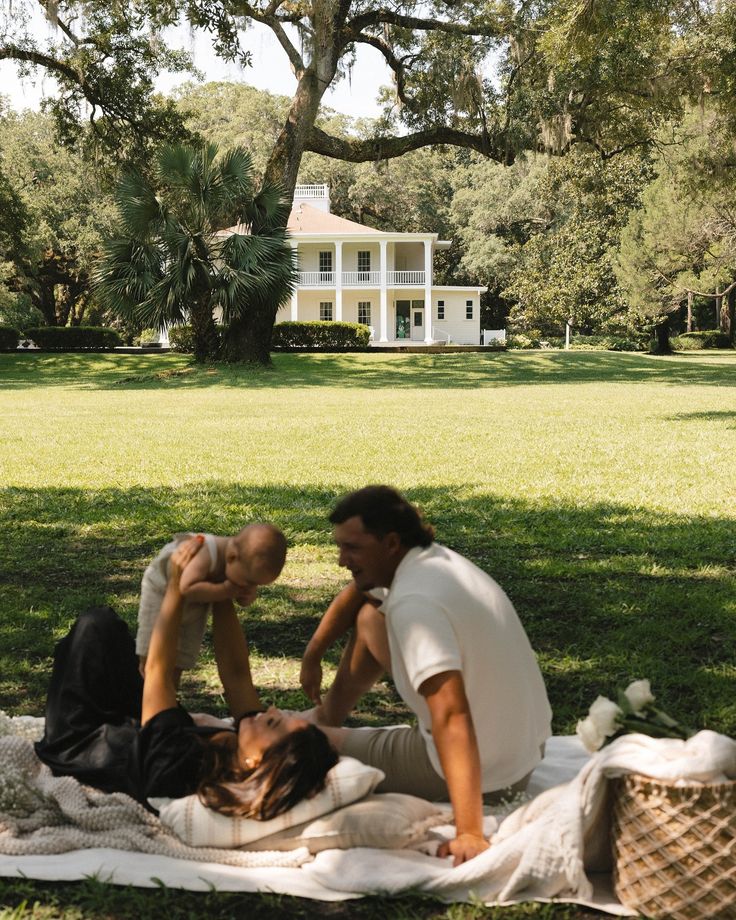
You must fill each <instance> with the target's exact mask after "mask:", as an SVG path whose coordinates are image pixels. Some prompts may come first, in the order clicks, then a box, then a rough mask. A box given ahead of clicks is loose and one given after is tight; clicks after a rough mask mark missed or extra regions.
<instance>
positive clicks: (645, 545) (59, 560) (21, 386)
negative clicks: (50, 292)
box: [0, 352, 736, 920]
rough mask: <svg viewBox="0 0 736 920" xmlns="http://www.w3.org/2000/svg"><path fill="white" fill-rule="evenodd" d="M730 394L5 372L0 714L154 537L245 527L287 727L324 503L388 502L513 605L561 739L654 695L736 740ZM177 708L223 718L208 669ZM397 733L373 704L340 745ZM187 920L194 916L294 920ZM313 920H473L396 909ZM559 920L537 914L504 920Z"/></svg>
mask: <svg viewBox="0 0 736 920" xmlns="http://www.w3.org/2000/svg"><path fill="white" fill-rule="evenodd" d="M735 372H736V355H735V354H734V353H733V352H731V353H727V352H723V353H712V354H708V353H706V354H703V353H689V354H683V355H677V356H675V357H671V358H654V357H650V356H647V355H632V354H613V353H610V354H609V353H581V352H571V353H563V352H551V353H541V354H540V353H506V354H495V355H486V354H468V355H457V354H452V355H394V354H365V355H278V356H276V359H275V366H274V368H273V369H271V370H260V369H245V368H228V367H219V366H218V367H214V368H206V369H194V368H192V367H191V366H189V365H188V363H187V360H186V359H185V358H183V357H181V356H176V355H155V356H133V355H125V356H123V355H78V356H73V355H58V356H56V355H34V354H21V355H17V356H16V355H12V356H0V476H1V478H2V481H3V483H4V484H5V488H4V489H3V491H2V492H1V493H0V523H1V524H2V527H3V533H4V536H5V539H4V541H3V544H4V550H3V554H2V557H1V558H0V584H2V585H3V586H4V587H3V591H2V595H1V596H0V705H1V706H2V708H4V709H6V710H8V711H12V712H15V713H39V712H40V711H41V710H42V706H43V699H44V691H45V685H46V681H47V679H48V673H49V666H50V660H49V656H50V654H51V651H52V648H53V644H54V642H55V641H56V639H57V638H59V637H60V636H61V635H62V634H63V633H64V632H65V630H66V629H67V628H68V626H69V624H70V623H71V621H72V620H73V618H74V617H75V615H76V613H77V612H78V611H79V610H80V609H81V608H82V607H84V606H85V605H88V604H90V603H100V602H103V603H110V604H112V605H113V606H114V607H115V608H116V609H118V610H119V611H120V612H121V613H122V614H123V615H124V616H125V617H126V619H127V620H128V621H129V622H130V623H131V624H133V623H134V622H135V611H136V604H137V591H138V585H139V580H140V575H141V573H142V569H143V567H144V565H145V563H146V561H147V559H148V558H150V557H151V556H152V555H153V554H154V552H155V551H156V550H157V549H158V548H159V547H160V546H161V545H162V544H163V543H164V542H165V541H166V540H167V539H168V538H169V535H170V534H171V533H172V532H175V531H177V530H182V529H190V528H196V529H206V530H211V531H214V532H215V533H230V532H233V531H234V530H236V529H237V528H238V527H240V526H241V525H242V523H244V522H245V521H248V520H252V519H255V518H267V519H270V520H273V521H275V522H276V523H277V524H279V525H280V526H281V527H283V529H284V530H285V531H286V533H287V535H288V537H289V541H290V544H291V550H290V555H289V561H288V563H287V568H286V570H285V572H284V575H283V577H282V579H281V580H280V581H279V582H278V583H277V584H276V585H275V586H273V587H272V588H269V589H266V590H264V591H263V593H262V596H261V597H260V599H259V600H258V602H257V603H256V605H254V607H253V608H251V610H250V611H249V612H248V614H247V626H248V630H249V638H250V641H251V645H252V650H253V656H254V671H255V677H256V681H257V682H258V684H259V686H260V687H262V688H263V695H264V697H265V698H266V699H268V700H273V701H274V702H276V703H278V704H281V705H285V706H288V707H298V706H303V705H305V704H306V701H305V700H304V698H303V697H302V696H301V694H300V693H299V692H298V691H297V690H296V689H295V688H296V687H297V686H298V667H299V656H300V654H301V651H302V649H303V647H304V644H305V642H306V640H307V638H308V636H309V635H310V633H311V630H312V629H313V627H314V625H315V623H316V620H317V617H318V616H319V614H320V612H321V611H322V610H323V609H324V607H325V604H326V603H327V602H328V600H329V599H330V597H331V595H332V594H333V592H334V591H335V590H336V588H338V587H339V586H340V585H341V584H343V583H344V575H343V574H342V573H341V572H340V570H339V569H338V568H337V566H336V565H335V553H334V550H333V548H332V544H331V539H330V532H329V528H328V526H327V524H326V514H327V511H328V509H329V507H330V506H331V504H332V502H333V501H334V499H335V498H336V497H337V496H338V495H340V494H342V493H343V492H344V491H347V490H349V489H351V488H354V487H356V486H359V485H362V484H365V483H368V482H380V481H387V482H390V483H392V484H394V485H396V486H397V487H399V488H400V489H402V490H403V491H405V492H406V493H407V494H408V495H409V496H410V498H411V499H412V500H414V501H416V502H418V503H419V504H420V505H421V506H422V507H423V508H424V510H425V512H426V514H427V516H428V517H429V519H430V520H432V521H433V523H435V525H436V526H437V529H438V534H439V537H440V539H441V541H442V542H444V543H447V544H448V545H450V546H452V547H453V548H455V549H458V550H460V551H461V552H463V553H465V554H466V555H468V556H469V557H470V558H471V559H473V560H474V561H476V562H477V563H478V564H479V565H481V566H482V567H483V568H485V569H486V570H487V571H489V572H490V573H491V574H493V575H494V577H495V578H496V579H497V580H498V581H499V582H500V583H501V584H502V585H503V586H504V588H506V590H507V591H508V593H509V594H510V595H511V597H512V599H513V600H514V602H515V604H516V606H517V609H518V610H519V613H520V615H521V617H522V619H523V621H524V624H525V626H526V629H527V631H528V633H529V636H530V638H531V641H532V643H533V645H534V646H535V648H536V649H537V651H538V653H539V656H540V661H541V664H542V668H543V671H544V675H545V679H546V682H547V686H548V689H549V693H550V698H551V701H552V705H553V708H554V711H555V723H554V728H555V730H556V731H558V732H568V731H570V730H572V728H573V726H574V722H575V720H576V719H577V718H578V717H579V716H580V715H581V714H582V713H584V712H585V711H586V710H587V707H588V705H589V704H590V702H591V701H592V699H593V698H594V697H595V696H596V695H597V694H598V693H605V694H612V693H613V692H614V691H615V689H616V687H617V686H620V685H621V684H624V683H626V682H627V681H629V680H630V679H634V678H638V677H649V678H650V679H651V681H652V684H653V687H654V690H655V693H656V694H657V696H658V698H659V700H660V702H661V703H662V704H663V705H664V706H665V708H667V709H669V710H670V711H672V712H673V713H674V714H676V715H678V716H680V717H681V718H682V719H683V720H684V721H687V722H690V723H691V724H693V725H696V726H699V727H710V728H714V729H716V730H719V731H724V732H726V733H729V734H736V699H734V694H733V686H734V678H735V677H736V668H735V667H734V662H736V654H735V653H736V633H735V632H734V628H733V620H734V615H735V614H736V592H735V591H734V587H735V583H734V572H735V560H736V528H735V527H734V519H735V518H736V506H734V503H733V498H732V496H733V486H732V479H733V473H732V468H733V457H734V455H735V453H736V373H735ZM336 661H337V650H335V652H334V653H333V654H332V655H331V656H330V659H329V662H328V664H329V665H330V666H334V665H335V663H336ZM328 673H329V669H328ZM184 693H185V696H186V700H185V701H186V702H188V703H190V704H191V705H192V706H196V707H201V706H203V705H207V706H208V708H210V709H215V710H218V709H219V708H221V706H222V701H221V699H220V698H219V696H218V694H217V682H216V676H215V669H214V664H213V662H212V660H211V656H208V655H205V657H204V659H203V662H202V665H201V667H200V668H198V670H197V671H196V672H195V673H194V674H192V675H190V676H189V677H188V679H187V682H186V684H185V687H184ZM405 716H406V713H405V710H404V708H403V706H402V704H401V702H400V700H398V699H397V698H396V696H395V694H394V692H393V690H392V688H391V687H390V685H388V684H383V685H381V686H380V687H378V688H377V689H376V691H375V692H374V693H373V694H371V695H370V696H369V697H368V698H367V699H366V700H365V701H364V704H363V706H362V707H361V710H360V711H359V713H357V717H356V720H355V721H356V723H357V724H370V723H372V722H379V721H395V720H399V719H402V718H404V717H405ZM0 886H1V888H0V904H4V905H6V914H1V913H0V917H1V916H6V915H7V916H13V917H15V916H18V917H26V916H34V917H35V916H39V917H41V916H44V917H45V916H63V917H65V918H66V920H71V918H72V917H76V916H85V917H93V916H98V915H101V914H99V913H98V908H97V907H95V906H94V905H93V902H94V903H97V902H100V903H103V902H104V903H108V904H110V905H114V906H112V907H110V910H109V911H107V912H106V913H105V916H115V917H123V916H128V915H131V916H132V915H133V914H135V915H137V916H140V915H141V914H142V913H148V912H152V911H154V910H158V909H159V908H160V905H161V904H163V900H162V899H168V900H166V907H165V909H166V910H167V911H168V912H169V913H171V914H172V916H178V915H179V914H178V913H177V911H179V910H180V911H181V915H182V916H185V915H186V916H188V915H189V914H190V913H191V914H194V913H199V912H200V910H201V909H204V898H205V896H203V895H194V894H181V895H175V894H174V893H170V892H166V893H161V892H158V893H150V892H143V891H127V890H123V891H118V890H114V891H113V892H109V890H108V889H106V888H104V886H98V888H99V890H100V891H103V892H105V895H104V897H102V895H100V894H99V891H98V889H95V888H94V885H92V889H91V890H94V891H98V894H97V895H95V897H92V896H91V895H89V898H90V899H91V900H90V904H89V905H87V906H85V905H86V902H85V900H84V899H85V897H87V895H85V894H84V891H85V890H86V889H85V887H84V886H80V885H75V886H63V885H56V886H50V887H49V886H42V885H40V884H38V883H30V882H23V883H20V882H18V883H16V882H13V883H10V882H7V881H5V882H0ZM79 892H81V894H79ZM206 897H207V898H210V897H211V900H209V901H208V902H207V906H206V910H207V912H208V913H211V914H213V915H214V916H220V915H222V916H237V915H239V914H240V913H243V912H246V911H250V912H251V913H253V914H254V916H258V915H259V914H258V911H261V910H266V911H267V912H268V915H269V916H289V917H299V916H306V915H308V914H309V913H310V912H311V911H312V910H313V906H311V905H309V903H308V902H307V904H306V905H305V904H304V903H303V902H297V901H295V900H293V899H278V907H277V906H276V905H275V904H274V903H271V902H267V901H266V900H265V899H263V898H256V897H253V896H245V895H243V896H234V895H233V896H225V895H218V896H214V895H213V896H209V895H208V896H206ZM177 898H181V902H177V903H180V906H179V907H174V906H173V905H174V902H175V901H176V899H177ZM147 899H148V900H147ZM24 901H25V902H26V905H27V906H26V907H25V908H21V907H20V905H21V904H22V903H23V902H24ZM35 901H38V902H39V903H40V904H41V905H42V907H39V908H38V910H37V912H36V913H33V912H32V911H33V910H36V908H33V903H35ZM144 902H145V903H146V904H148V905H149V906H148V907H147V908H145V909H144V908H143V907H141V906H140V905H141V904H143V903H144ZM136 905H138V906H136ZM154 905H158V906H154ZM197 905H199V907H198V906H197ZM43 910H51V911H52V913H43ZM319 910H320V912H322V913H327V914H328V915H329V912H330V911H333V912H336V913H335V914H334V915H335V916H337V915H340V911H343V914H341V916H351V917H352V916H355V917H366V918H369V917H370V918H378V917H383V916H387V915H390V916H392V917H394V916H395V917H403V916H406V917H413V916H416V917H430V916H431V917H447V918H451V917H452V918H453V920H454V918H455V917H463V918H466V920H467V918H474V917H475V916H480V914H479V913H477V910H478V909H477V908H470V907H465V908H462V907H459V906H456V907H454V908H450V909H448V908H446V907H444V906H438V905H437V904H436V903H433V902H431V903H430V902H426V901H423V900H417V899H406V900H402V901H401V902H400V903H399V902H392V903H391V905H390V906H388V905H387V904H386V902H381V901H376V900H368V901H365V902H363V901H361V902H349V906H348V907H345V906H344V905H342V906H341V905H332V906H326V905H320V906H319ZM571 910H572V909H571ZM19 911H20V912H19ZM39 911H40V912H39ZM54 911H56V912H54ZM75 911H76V913H75ZM269 911H270V912H269ZM402 911H403V912H402ZM451 911H454V913H452V912H451ZM473 911H476V913H473ZM412 912H413V913H412ZM578 914H580V911H576V910H573V912H572V913H571V912H570V910H568V909H567V908H562V907H546V906H540V905H537V906H535V907H530V908H528V910H527V908H523V909H522V908H519V909H514V910H506V911H504V913H503V916H504V917H509V918H511V917H514V918H521V917H525V916H534V917H536V918H539V917H554V918H555V920H561V918H568V917H572V916H577V915H578ZM264 915H265V914H264ZM483 916H494V913H492V912H491V913H484V914H483ZM499 916H500V914H499Z"/></svg>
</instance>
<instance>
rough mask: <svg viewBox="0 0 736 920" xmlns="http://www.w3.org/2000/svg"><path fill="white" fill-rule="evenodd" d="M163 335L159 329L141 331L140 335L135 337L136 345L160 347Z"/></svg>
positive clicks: (134, 342)
mask: <svg viewBox="0 0 736 920" xmlns="http://www.w3.org/2000/svg"><path fill="white" fill-rule="evenodd" d="M160 338H161V335H160V333H159V331H158V329H141V331H140V332H139V333H138V335H136V336H134V337H133V344H134V345H151V344H153V345H158V343H159V341H160Z"/></svg>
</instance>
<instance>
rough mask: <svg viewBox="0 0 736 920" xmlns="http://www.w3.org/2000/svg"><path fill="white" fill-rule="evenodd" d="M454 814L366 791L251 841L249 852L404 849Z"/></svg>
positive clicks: (422, 802)
mask: <svg viewBox="0 0 736 920" xmlns="http://www.w3.org/2000/svg"><path fill="white" fill-rule="evenodd" d="M450 818H451V815H450V814H449V813H448V812H447V811H440V809H439V807H438V806H437V805H435V804H433V803H432V802H428V801H427V800H426V799H418V798H417V797H416V796H414V795H404V794H402V793H399V792H383V793H377V794H376V793H374V794H372V795H367V796H365V798H363V799H361V800H360V801H359V802H353V804H352V805H346V806H345V808H339V809H338V810H337V811H333V812H331V813H330V814H328V815H322V817H321V818H316V819H315V820H314V821H307V822H306V823H305V824H297V825H296V826H295V827H290V828H288V829H287V830H283V831H279V833H278V834H272V835H271V836H270V837H261V839H260V840H254V841H252V843H249V844H248V845H247V846H246V847H245V849H247V850H295V849H297V848H298V847H307V849H308V850H309V852H310V853H320V852H322V850H347V849H349V848H350V847H377V848H379V849H384V850H400V849H403V848H404V847H410V846H413V845H414V844H415V843H417V842H419V841H422V840H426V839H427V836H428V832H429V830H430V828H432V827H437V826H438V825H441V824H447V823H448V822H449V821H450Z"/></svg>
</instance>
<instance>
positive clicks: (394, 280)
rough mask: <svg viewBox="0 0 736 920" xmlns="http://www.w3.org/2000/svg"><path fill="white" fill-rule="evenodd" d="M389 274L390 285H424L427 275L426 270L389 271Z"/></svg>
mask: <svg viewBox="0 0 736 920" xmlns="http://www.w3.org/2000/svg"><path fill="white" fill-rule="evenodd" d="M387 274H388V284H389V286H390V287H402V286H404V285H406V286H409V287H416V286H417V285H423V284H424V279H425V276H426V273H425V272H388V273H387Z"/></svg>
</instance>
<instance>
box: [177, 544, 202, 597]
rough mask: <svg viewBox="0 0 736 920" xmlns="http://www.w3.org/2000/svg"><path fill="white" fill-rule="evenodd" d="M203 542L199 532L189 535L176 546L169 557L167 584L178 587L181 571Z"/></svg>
mask: <svg viewBox="0 0 736 920" xmlns="http://www.w3.org/2000/svg"><path fill="white" fill-rule="evenodd" d="M203 543H204V537H203V536H202V534H201V533H200V534H197V535H196V536H195V537H189V539H188V540H184V542H183V543H180V544H179V545H178V546H177V547H176V549H175V550H174V552H173V553H172V554H171V557H170V558H169V585H172V586H173V587H175V588H178V587H179V581H180V579H181V573H182V572H183V571H184V569H185V568H186V567H187V565H188V564H189V563H190V562H191V560H192V559H193V558H194V557H195V556H196V555H197V553H198V552H199V550H200V549H201V547H202V544H203Z"/></svg>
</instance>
